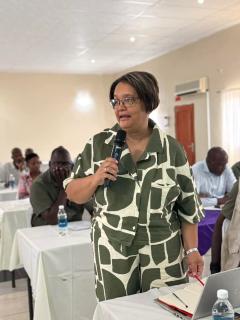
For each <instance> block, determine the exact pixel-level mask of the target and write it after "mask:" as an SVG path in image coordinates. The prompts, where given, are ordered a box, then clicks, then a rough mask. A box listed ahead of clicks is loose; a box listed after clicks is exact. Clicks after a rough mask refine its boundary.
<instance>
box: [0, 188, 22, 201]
mask: <svg viewBox="0 0 240 320" xmlns="http://www.w3.org/2000/svg"><path fill="white" fill-rule="evenodd" d="M17 193H18V189H17V188H14V189H11V188H4V189H1V190H0V201H10V200H16V199H17Z"/></svg>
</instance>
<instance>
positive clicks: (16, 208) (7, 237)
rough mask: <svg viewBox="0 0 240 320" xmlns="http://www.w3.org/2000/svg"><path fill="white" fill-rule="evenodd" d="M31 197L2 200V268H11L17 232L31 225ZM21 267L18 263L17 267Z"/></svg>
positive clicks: (0, 211) (0, 238) (0, 265)
mask: <svg viewBox="0 0 240 320" xmlns="http://www.w3.org/2000/svg"><path fill="white" fill-rule="evenodd" d="M31 214H32V210H31V205H30V202H29V199H23V200H12V201H1V202H0V270H10V269H11V268H10V256H11V253H12V245H13V239H14V236H15V233H16V231H17V230H18V229H20V228H26V227H30V225H31ZM19 267H21V266H20V265H16V266H15V269H17V268H19Z"/></svg>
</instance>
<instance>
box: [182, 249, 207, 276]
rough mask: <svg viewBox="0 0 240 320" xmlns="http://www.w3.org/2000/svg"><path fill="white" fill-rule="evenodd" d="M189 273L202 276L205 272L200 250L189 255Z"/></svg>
mask: <svg viewBox="0 0 240 320" xmlns="http://www.w3.org/2000/svg"><path fill="white" fill-rule="evenodd" d="M186 258H187V264H188V275H189V276H190V277H194V276H195V275H198V276H201V275H202V272H203V266H204V262H203V258H202V256H201V255H200V253H199V252H191V253H190V254H189V255H187V257H186Z"/></svg>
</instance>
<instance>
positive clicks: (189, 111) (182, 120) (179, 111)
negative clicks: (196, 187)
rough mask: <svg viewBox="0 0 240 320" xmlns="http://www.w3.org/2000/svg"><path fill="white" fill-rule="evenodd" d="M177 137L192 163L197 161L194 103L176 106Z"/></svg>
mask: <svg viewBox="0 0 240 320" xmlns="http://www.w3.org/2000/svg"><path fill="white" fill-rule="evenodd" d="M175 131H176V139H177V140H178V141H179V142H180V143H181V144H182V145H183V146H184V149H185V151H186V154H187V157H188V161H189V163H190V165H192V164H194V163H195V139H194V105H193V104H190V105H183V106H176V107H175Z"/></svg>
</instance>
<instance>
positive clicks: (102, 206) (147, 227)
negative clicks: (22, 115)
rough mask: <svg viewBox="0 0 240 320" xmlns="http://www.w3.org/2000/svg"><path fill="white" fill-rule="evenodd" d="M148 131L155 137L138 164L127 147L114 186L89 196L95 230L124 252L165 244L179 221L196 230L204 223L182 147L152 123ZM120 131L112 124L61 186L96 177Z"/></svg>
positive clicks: (81, 156)
mask: <svg viewBox="0 0 240 320" xmlns="http://www.w3.org/2000/svg"><path fill="white" fill-rule="evenodd" d="M149 125H150V126H152V127H153V131H152V134H151V137H150V140H149V143H148V146H147V148H146V150H145V152H144V153H143V154H142V156H141V158H140V159H139V160H138V161H137V163H134V161H133V159H132V157H131V154H130V151H129V149H128V147H127V145H125V147H124V148H123V151H122V155H121V159H120V161H119V172H118V176H117V180H116V181H115V182H112V183H111V184H110V186H109V187H108V188H106V187H104V186H99V187H98V188H97V189H96V191H95V193H94V195H93V201H94V209H95V215H96V221H97V223H98V225H99V227H100V228H101V229H103V230H104V231H105V234H106V235H107V237H108V238H109V239H110V240H113V241H117V242H120V243H121V244H123V245H127V246H129V245H131V244H132V243H134V244H154V243H159V242H166V241H168V240H170V239H171V237H172V234H173V233H176V232H177V231H178V230H180V229H181V222H182V221H183V222H188V223H191V224H195V223H198V222H199V221H200V220H201V219H202V218H203V217H204V213H203V208H202V205H201V204H200V202H199V198H198V196H197V193H196V191H195V185H194V182H193V178H192V172H191V169H190V167H189V164H188V162H187V158H186V155H185V152H184V151H183V148H182V146H181V145H180V144H179V143H178V142H177V141H176V140H175V139H174V138H172V137H171V136H169V135H167V134H165V133H164V132H162V131H161V129H160V128H159V127H158V126H157V125H156V124H155V123H154V122H153V121H152V120H149ZM118 129H120V127H119V125H118V124H116V125H115V126H114V127H113V128H111V129H106V130H104V131H102V132H100V133H98V134H96V135H95V136H94V137H93V138H91V139H90V140H89V141H88V143H87V144H86V146H85V148H84V150H83V152H82V153H81V154H79V156H78V158H77V160H76V163H75V166H74V168H73V172H72V174H71V176H70V178H69V179H67V180H65V186H66V185H67V184H68V183H69V182H70V181H71V180H72V179H76V178H83V177H86V176H89V175H92V174H94V173H95V172H96V171H97V169H98V167H99V166H100V165H101V163H102V162H103V161H104V160H105V159H106V158H107V157H109V156H110V155H111V151H112V148H113V143H114V139H115V136H116V132H117V130H118Z"/></svg>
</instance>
